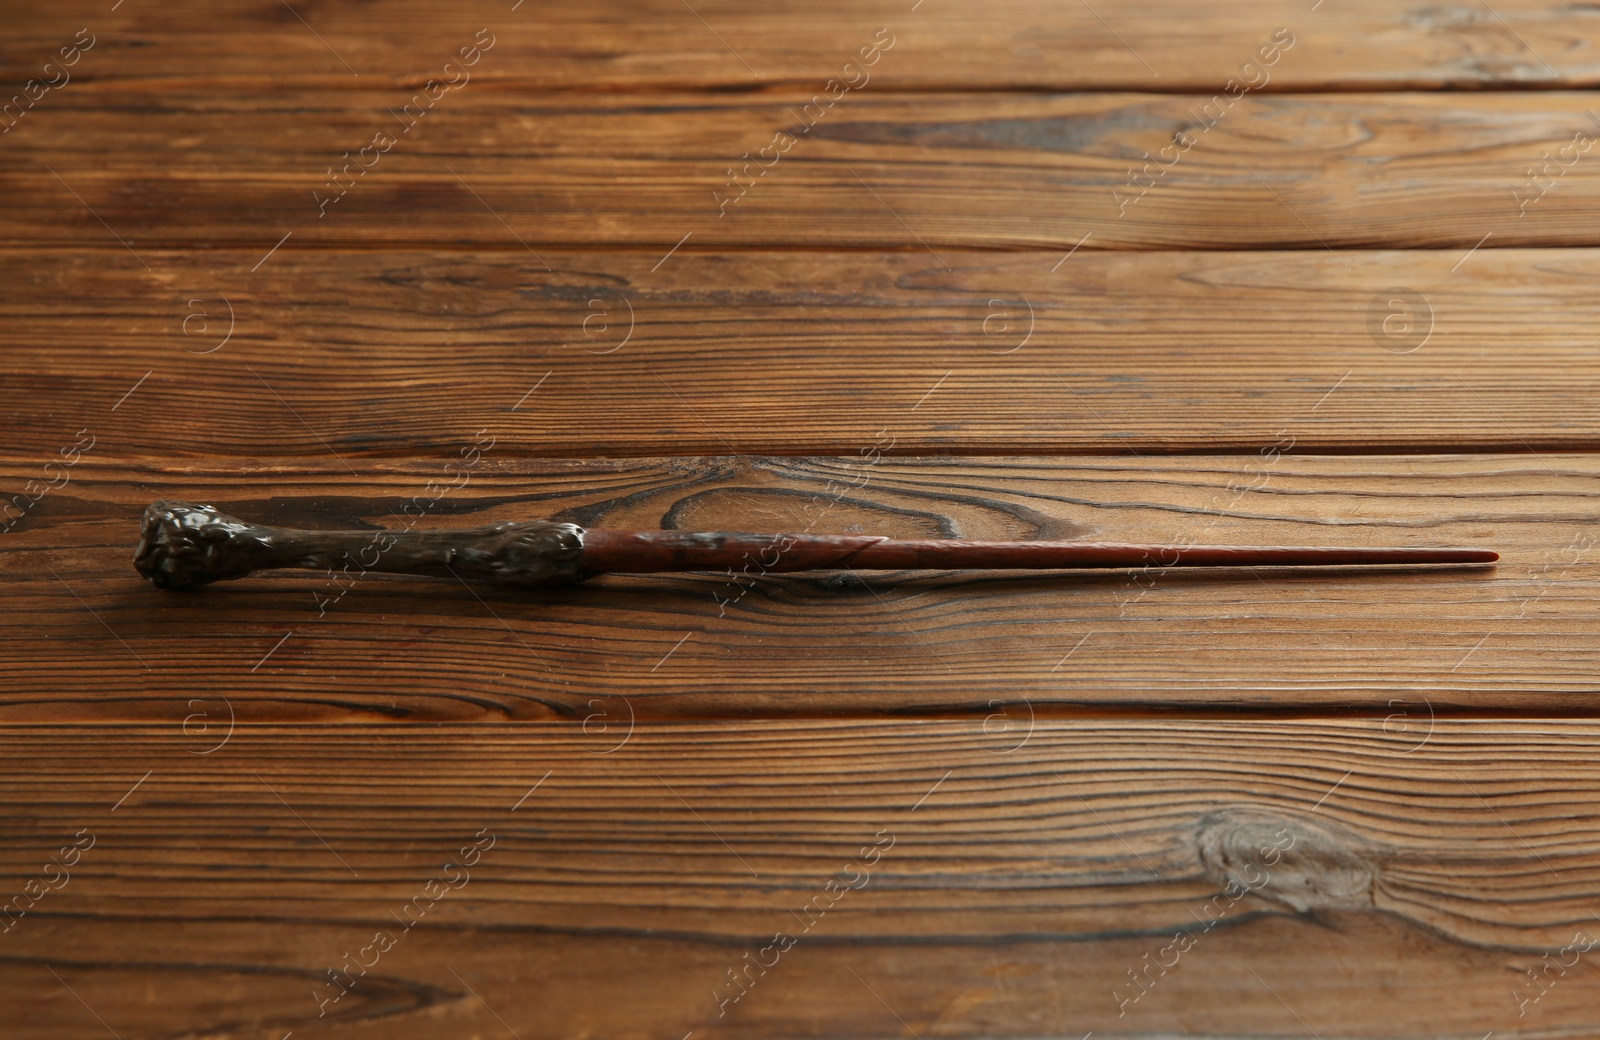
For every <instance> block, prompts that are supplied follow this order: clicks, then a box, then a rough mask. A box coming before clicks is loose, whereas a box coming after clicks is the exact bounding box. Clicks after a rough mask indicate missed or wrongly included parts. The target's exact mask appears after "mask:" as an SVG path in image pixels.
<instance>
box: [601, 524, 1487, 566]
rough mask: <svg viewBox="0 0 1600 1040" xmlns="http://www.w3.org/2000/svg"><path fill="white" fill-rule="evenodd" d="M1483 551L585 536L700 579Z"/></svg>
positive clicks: (1395, 559)
mask: <svg viewBox="0 0 1600 1040" xmlns="http://www.w3.org/2000/svg"><path fill="white" fill-rule="evenodd" d="M1499 558H1500V554H1499V553H1496V552H1491V551H1489V550H1487V549H1434V548H1395V549H1388V548H1377V549H1370V548H1344V547H1339V546H1333V547H1325V548H1313V547H1306V548H1297V547H1292V546H1269V547H1262V546H1242V545H1238V546H1236V545H1192V546H1174V545H1124V544H1118V543H1114V542H977V541H966V540H961V539H950V538H944V539H941V538H927V539H899V538H883V537H877V536H872V535H847V534H696V533H693V532H687V531H608V530H591V531H585V532H584V535H583V568H584V570H586V571H588V572H589V573H591V574H608V573H618V572H628V573H634V574H641V573H649V572H659V571H707V570H722V569H723V568H726V567H741V566H744V565H745V564H749V563H752V562H753V563H755V564H756V566H758V567H760V568H761V569H762V570H766V571H810V570H823V569H834V568H839V569H843V568H849V569H853V570H896V571H898V570H962V569H975V570H976V569H994V570H1001V569H1026V570H1040V569H1050V568H1072V567H1099V568H1105V567H1144V566H1146V565H1151V566H1157V567H1266V566H1278V567H1288V566H1299V567H1310V566H1330V565H1336V564H1345V565H1351V564H1366V565H1372V564H1406V563H1493V562H1494V561H1495V560H1498V559H1499Z"/></svg>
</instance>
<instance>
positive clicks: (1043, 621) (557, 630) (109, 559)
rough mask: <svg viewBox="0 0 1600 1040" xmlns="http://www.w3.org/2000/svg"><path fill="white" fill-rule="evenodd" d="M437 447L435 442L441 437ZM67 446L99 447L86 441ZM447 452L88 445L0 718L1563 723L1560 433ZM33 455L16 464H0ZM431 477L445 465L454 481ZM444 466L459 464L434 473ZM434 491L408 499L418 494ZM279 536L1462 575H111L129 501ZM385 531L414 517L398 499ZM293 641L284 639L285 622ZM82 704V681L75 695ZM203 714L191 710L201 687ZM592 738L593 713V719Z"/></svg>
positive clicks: (1586, 640)
mask: <svg viewBox="0 0 1600 1040" xmlns="http://www.w3.org/2000/svg"><path fill="white" fill-rule="evenodd" d="M466 443H467V442H465V441H463V444H466ZM97 450H98V449H97ZM451 460H455V461H457V462H459V461H460V459H458V458H457V457H456V453H455V452H451V453H450V456H449V457H448V458H437V459H434V460H414V461H404V462H402V461H395V462H377V461H372V462H363V463H362V469H361V470H360V471H358V472H357V473H355V474H354V475H352V473H350V472H348V471H346V470H345V469H344V468H343V467H342V466H340V465H339V463H338V462H337V461H329V462H328V463H326V464H316V463H310V462H296V463H295V464H293V465H292V466H288V465H283V464H273V463H268V462H250V463H247V464H240V463H238V462H235V461H227V462H225V463H221V464H214V465H203V464H200V463H181V464H175V463H172V462H169V461H164V460H158V459H117V458H114V457H109V456H108V457H101V456H98V455H96V454H95V452H94V451H91V452H90V453H89V454H87V455H85V456H83V458H82V461H80V462H79V463H78V465H77V466H76V467H74V468H73V469H72V470H70V471H69V476H70V481H71V482H70V483H69V484H67V485H66V486H65V487H63V488H61V489H60V490H56V491H51V492H49V493H48V494H47V495H46V496H45V497H44V498H42V499H41V500H40V502H39V503H38V504H37V505H36V506H35V507H34V509H33V511H32V512H30V513H29V514H28V515H27V516H26V517H25V518H24V519H23V520H22V521H21V522H19V523H18V524H17V526H16V527H15V529H13V530H12V531H11V532H10V533H9V534H6V535H4V536H3V539H4V543H3V548H4V549H5V550H6V551H5V552H4V553H0V568H3V573H4V575H5V576H6V578H8V579H9V587H10V588H11V590H12V591H11V593H10V595H8V596H7V597H6V599H5V602H4V610H5V623H4V625H0V662H3V664H0V673H3V674H4V678H5V682H4V684H3V687H0V712H3V716H4V718H5V719H6V720H8V721H48V720H61V719H64V718H71V719H81V720H95V721H115V720H128V721H152V720H155V721H168V720H173V719H177V718H181V717H182V716H184V715H186V714H188V712H189V710H191V709H187V708H186V707H185V703H186V699H187V698H190V697H205V698H221V697H226V698H229V699H230V701H229V703H231V704H232V706H233V710H235V711H236V712H237V713H238V716H239V717H240V718H242V719H245V720H247V721H262V720H283V721H310V720H319V721H347V720H348V721H383V720H389V719H415V720H418V721H423V720H427V721H445V720H469V721H470V720H497V719H503V718H511V719H541V718H543V719H550V718H566V719H579V720H581V719H585V718H592V719H593V720H594V721H593V724H592V726H605V725H607V724H608V723H607V720H608V719H609V720H610V722H609V724H610V725H612V726H613V727H621V726H624V725H625V724H626V721H627V719H629V718H634V719H645V718H670V717H742V716H771V717H776V716H784V715H818V714H839V713H843V714H850V715H882V714H885V713H895V714H903V713H924V714H926V713H943V712H960V713H963V714H966V715H969V716H971V717H972V719H973V724H975V725H976V724H979V723H980V722H982V720H984V719H989V718H993V720H994V721H992V722H990V723H988V724H989V725H991V726H1004V725H1006V724H1007V719H1010V720H1012V721H1011V723H1010V724H1011V725H1017V724H1020V723H1019V722H1018V721H1017V720H1022V719H1026V718H1027V717H1030V716H1032V715H1035V714H1043V715H1050V714H1059V713H1062V712H1072V711H1079V710H1084V709H1090V708H1094V709H1104V708H1108V707H1123V708H1131V709H1137V708H1140V707H1151V706H1155V707H1168V708H1170V707H1175V706H1180V705H1185V706H1191V707H1196V708H1200V707H1207V706H1209V707H1213V708H1216V707H1226V708H1230V709H1246V710H1257V711H1266V712H1272V711H1285V710H1287V711H1295V710H1310V709H1312V708H1323V709H1326V708H1330V707H1335V706H1357V707H1361V708H1364V709H1366V710H1369V711H1374V710H1375V711H1380V712H1384V713H1385V714H1387V713H1389V712H1390V711H1393V710H1396V709H1394V708H1392V707H1391V705H1393V704H1395V703H1397V702H1403V703H1404V704H1408V705H1410V706H1411V708H1412V710H1414V711H1416V712H1421V713H1425V714H1426V713H1430V712H1449V711H1461V710H1477V711H1484V710H1506V709H1518V710H1522V709H1544V710H1552V711H1563V712H1566V711H1583V710H1587V709H1588V707H1589V706H1590V704H1591V701H1592V697H1593V694H1594V692H1595V690H1596V682H1595V679H1594V676H1593V670H1592V668H1591V666H1590V660H1591V657H1592V655H1594V654H1595V653H1596V652H1597V651H1600V643H1597V638H1600V626H1597V624H1596V621H1595V616H1596V603H1595V596H1594V588H1595V581H1596V573H1597V572H1596V566H1597V562H1596V554H1595V550H1594V544H1595V539H1594V535H1593V532H1592V530H1591V527H1592V524H1593V518H1594V516H1595V514H1596V509H1597V503H1600V498H1597V496H1600V459H1597V458H1596V457H1595V456H1592V455H1568V456H1556V455H1533V456H1528V455H1523V456H1489V455H1481V456H1376V457H1350V458H1344V457H1310V456H1307V457H1301V456H1297V455H1293V454H1290V455H1283V456H1278V457H1276V458H1275V459H1274V458H1263V457H1260V456H1256V457H1248V458H1239V457H1195V458H1174V459H1165V460H1161V459H1136V458H1129V459H1125V460H1124V459H1094V458H1053V459H1022V458H1010V459H1005V458H983V459H932V458H924V459H916V458H897V457H894V456H892V455H890V456H884V457H882V458H881V459H880V460H878V461H877V462H876V463H873V462H872V461H871V460H870V459H864V458H862V457H860V456H855V457H851V458H834V459H821V458H818V459H805V460H800V459H783V458H755V457H741V458H736V459H690V458H678V459H658V460H648V459H646V460H625V461H624V460H619V461H614V462H586V463H584V462H577V461H570V460H564V461H550V462H543V461H529V460H515V459H500V458H497V457H496V456H495V454H494V452H493V451H492V450H491V451H490V452H489V453H488V454H487V455H485V456H484V457H483V458H482V459H481V460H480V462H479V465H478V466H476V467H475V468H470V467H468V468H454V469H452V468H451V467H450V462H451ZM39 468H40V462H39V461H38V460H34V461H24V460H20V459H15V460H11V461H8V462H7V464H6V466H5V472H6V473H7V480H6V482H7V485H8V486H12V487H21V486H23V481H24V480H25V479H27V478H29V477H30V476H36V475H37V473H36V471H37V470H38V469H39ZM454 473H460V474H462V476H461V477H459V478H457V477H455V476H453V475H452V474H454ZM458 480H459V481H461V483H460V485H459V486H456V487H453V488H452V487H450V485H453V484H456V483H457V482H458ZM429 485H436V486H437V487H443V488H446V489H447V490H446V492H445V493H444V494H442V495H440V497H438V498H437V500H436V501H433V502H432V504H431V505H430V500H432V499H433V498H434V495H436V494H439V492H438V491H435V492H431V493H430V492H429V491H428V490H427V488H428V486H429ZM167 497H174V498H184V499H189V500H194V501H200V502H210V503H212V504H215V505H217V506H218V507H219V508H221V509H223V510H224V511H225V512H228V513H231V514H233V515H236V516H239V517H242V518H245V519H249V520H254V521H258V522H266V523H275V524H282V525H286V526H296V527H318V526H322V527H361V526H365V525H368V524H372V525H377V524H387V525H391V526H396V525H404V524H405V523H408V522H410V523H416V524H418V525H419V526H423V525H426V526H435V527H446V526H455V527H466V526H475V525H477V524H481V523H486V522H491V521H499V520H510V519H535V518H542V517H550V518H555V519H560V520H569V521H573V522H576V523H579V524H582V525H584V526H594V527H602V526H610V527H620V528H652V527H667V528H678V529H685V530H718V529H722V530H739V529H744V530H752V531H783V530H804V529H806V528H808V527H809V528H810V529H811V530H813V531H815V532H818V533H827V532H836V533H845V534H854V533H875V534H887V535H893V536H900V537H971V538H984V539H995V540H1015V539H1026V538H1068V539H1070V538H1085V539H1107V538H1110V537H1117V538H1127V539H1129V540H1133V541H1142V542H1143V541H1148V542H1175V541H1182V540H1184V539H1192V540H1194V541H1196V542H1199V541H1207V542H1213V543H1218V544H1266V543H1277V544H1301V545H1305V544H1310V545H1356V546H1368V545H1407V544H1420V545H1427V544H1435V545H1439V544H1452V545H1463V546H1468V547H1481V548H1492V549H1495V550H1498V551H1499V552H1500V553H1501V554H1502V559H1501V562H1500V563H1499V564H1498V565H1497V566H1496V567H1495V568H1493V569H1490V570H1461V569H1441V570H1433V571H1413V572H1405V571H1398V572H1362V573H1355V572H1351V573H1340V572H1314V571H1280V572H1251V571H1222V572H1215V573H1203V572H1197V571H1188V572H1184V571H1173V572H1169V573H1161V572H1159V571H1156V570H1152V571H1149V572H1143V571H1127V572H1123V571H1118V572H1104V573H1094V572H1082V573H1076V574H1072V573H1062V574H1054V575H1045V574H1016V573H1010V574H1006V573H1000V572H994V573H975V574H961V573H947V572H924V573H910V572H908V573H903V574H901V573H885V574H874V575H872V576H871V577H869V578H866V579H865V581H863V580H862V579H861V578H860V577H857V576H853V575H850V574H847V573H817V574H804V575H763V574H761V573H760V569H759V563H756V564H754V565H753V566H752V569H751V571H750V572H749V573H748V574H746V573H744V572H742V571H741V572H739V573H735V574H729V573H727V572H723V573H720V574H710V573H706V574H691V575H681V576H669V575H657V576H623V575H613V576H608V577H605V578H601V579H597V580H595V581H593V582H589V583H585V584H584V585H580V586H577V587H573V588H568V589H562V590H547V591H539V590H532V591H528V590H524V591H515V590H505V589H494V588H490V587H485V588H481V589H469V588H467V587H465V586H463V585H460V584H452V583H450V582H448V581H429V580H428V579H406V578H399V577H389V576H383V575H377V574H363V573H362V570H361V567H360V564H359V562H356V563H355V564H354V565H353V566H352V567H351V568H350V569H349V570H348V571H345V572H342V573H339V574H317V573H311V572H293V571H290V572H277V573H274V574H267V575H261V576H256V577H252V578H250V579H248V580H245V581H240V582H236V583H225V584H219V585H216V586H213V587H210V588H207V589H203V590H198V591H196V592H194V593H192V594H188V595H185V594H181V593H170V592H169V593H162V592H160V591H158V590H156V589H154V588H152V587H150V586H149V584H148V583H147V582H145V581H144V579H143V578H141V577H140V576H139V575H138V574H136V573H135V572H134V570H133V567H132V564H131V562H130V561H131V558H132V553H133V547H134V543H135V542H136V541H137V535H138V526H139V525H138V518H139V515H140V513H141V512H142V510H143V508H144V506H145V505H147V504H148V503H149V502H150V501H151V500H153V499H156V498H167ZM414 518H415V519H414ZM291 633H292V635H291ZM91 691H92V692H91ZM216 704H217V705H218V707H217V708H216V709H214V710H220V701H217V702H216ZM613 732H616V730H615V729H613Z"/></svg>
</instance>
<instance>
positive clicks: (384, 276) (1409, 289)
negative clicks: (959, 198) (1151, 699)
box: [0, 240, 1600, 460]
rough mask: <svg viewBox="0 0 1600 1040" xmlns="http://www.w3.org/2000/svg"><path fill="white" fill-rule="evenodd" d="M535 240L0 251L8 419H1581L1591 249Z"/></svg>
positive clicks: (1092, 427)
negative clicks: (957, 247)
mask: <svg viewBox="0 0 1600 1040" xmlns="http://www.w3.org/2000/svg"><path fill="white" fill-rule="evenodd" d="M269 245H270V243H269ZM119 252H120V250H119ZM543 255H544V256H545V259H546V260H548V261H549V262H550V265H551V267H552V268H553V270H552V271H548V272H547V271H546V270H545V269H544V267H543V266H542V265H541V264H539V263H538V262H537V261H535V260H534V259H533V258H532V257H531V256H529V255H527V254H526V253H525V252H523V251H522V250H521V249H520V248H519V249H517V250H516V251H515V252H514V253H502V252H493V251H476V250H474V251H470V252H462V253H453V252H438V251H431V252H398V253H371V252H349V251H337V252H323V251H320V250H309V251H302V250H298V249H296V248H295V247H294V245H293V241H292V240H291V242H290V243H289V244H286V245H285V246H284V247H283V248H282V249H280V250H278V252H277V253H275V254H273V256H272V257H271V259H270V260H269V261H268V262H267V264H266V265H265V266H262V267H261V268H260V269H259V270H258V271H256V272H254V273H252V272H251V271H250V267H251V265H253V264H255V263H256V262H257V261H258V260H260V259H261V257H260V255H257V254H255V253H239V252H220V251H219V252H214V253H183V254H175V253H152V254H150V255H149V256H150V260H151V262H152V263H153V265H154V266H155V271H154V272H153V273H146V272H145V271H143V269H142V268H139V267H138V265H137V264H131V265H130V264H127V263H122V262H120V261H117V260H112V259H110V258H108V257H107V255H106V254H105V253H104V252H103V251H98V250H78V249H73V250H62V251H46V252H25V251H19V250H10V251H5V252H0V280H3V281H4V282H5V283H6V284H9V285H11V286H13V287H14V291H13V292H12V293H9V294H7V295H6V296H5V297H4V298H0V325H3V326H4V328H5V329H6V330H7V339H8V340H9V341H10V342H9V343H8V346H7V349H6V350H5V351H4V352H3V353H0V387H3V388H4V389H5V391H6V392H5V393H4V394H3V395H0V424H3V426H4V428H5V429H6V430H7V440H6V446H7V448H8V449H9V450H10V451H12V452H14V453H18V454H23V455H26V454H30V453H38V454H53V453H54V452H55V451H56V450H57V449H58V448H59V447H60V446H61V445H63V444H66V443H70V442H71V441H72V439H73V436H74V433H75V431H77V430H78V429H80V428H83V427H89V428H92V429H93V430H94V431H95V433H96V434H97V435H98V436H100V438H101V439H102V443H103V445H104V447H103V448H102V449H101V450H103V451H111V452H113V453H118V454H149V455H169V456H201V457H207V456H220V455H235V456H257V457H259V456H283V457H285V458H293V457H305V458H312V459H317V460H327V459H331V458H332V457H333V456H332V455H331V454H330V452H332V453H336V454H337V455H338V456H339V457H342V458H346V459H350V458H353V457H355V456H361V455H400V456H422V457H428V456H437V455H439V454H441V453H444V454H449V453H453V452H454V451H455V450H456V449H455V447H454V445H456V444H459V443H462V442H463V441H464V440H466V439H467V438H469V437H470V436H471V435H472V433H473V432H474V431H476V430H479V429H485V428H487V429H490V430H492V431H493V435H494V436H496V437H497V438H499V439H498V441H497V445H496V449H495V452H496V454H497V456H500V457H505V456H530V455H536V456H569V457H570V456H579V457H582V456H594V455H605V456H626V455H645V456H649V455H676V454H715V455H734V454H743V453H749V454H763V455H773V454H799V455H807V454H832V455H858V454H859V453H862V452H863V451H864V450H866V449H867V448H869V447H870V446H872V445H874V444H887V443H889V441H890V440H892V441H893V443H894V449H893V450H894V452H896V453H899V454H937V453H951V454H963V453H965V454H988V453H993V454H1041V455H1051V454H1110V455H1116V456H1122V457H1133V456H1134V455H1147V454H1150V453H1166V452H1219V451H1222V452H1227V451H1237V452H1242V453H1247V454H1249V455H1258V454H1259V453H1260V452H1261V451H1263V450H1266V449H1270V448H1272V447H1273V446H1275V445H1276V446H1280V447H1281V446H1283V445H1287V444H1289V443H1290V442H1291V441H1292V443H1293V444H1294V445H1295V446H1296V448H1297V450H1300V451H1357V452H1361V451H1366V452H1373V451H1383V452H1389V451H1431V450H1444V451H1459V450H1476V451H1498V452H1518V453H1520V452H1526V451H1528V450H1529V449H1536V450H1540V451H1550V450H1573V449H1581V450H1593V449H1594V448H1595V447H1596V446H1600V404H1597V401H1600V376H1597V374H1596V369H1595V367H1594V365H1593V364H1592V354H1593V349H1594V348H1593V329H1594V327H1595V326H1596V323H1597V322H1600V305H1597V304H1596V302H1595V296H1594V292H1593V286H1594V285H1595V283H1596V280H1597V279H1600V254H1597V253H1596V252H1594V251H1590V250H1572V249H1562V250H1499V249H1490V248H1488V247H1485V248H1483V249H1479V250H1477V251H1476V252H1475V253H1473V254H1472V255H1471V256H1470V257H1469V258H1465V259H1464V251H1463V253H1461V254H1457V253H1450V252H1437V251H1427V250H1417V251H1402V252H1388V251H1359V252H1353V253H1351V254H1350V259H1351V267H1352V270H1351V271H1350V272H1346V271H1345V270H1344V269H1343V268H1341V267H1340V266H1339V264H1338V262H1337V261H1336V260H1335V259H1334V258H1333V257H1331V256H1329V255H1328V254H1327V253H1326V252H1324V251H1322V250H1316V251H1312V252H1282V253H1271V254H1263V253H1132V254H1118V253H1108V252H1091V251H1089V250H1088V249H1083V250H1079V251H1078V252H1077V253H1075V254H1074V255H1073V256H1072V257H1071V259H1070V260H1067V261H1066V262H1064V263H1060V262H1059V261H1061V260H1062V257H1061V255H1060V254H1053V253H1034V252H1028V253H1019V254H1014V255H1010V254H996V253H980V252H960V253H949V254H945V256H946V259H947V260H948V261H949V262H950V263H951V265H952V267H953V268H954V270H953V271H949V272H947V271H945V270H944V269H943V267H941V266H939V264H938V263H937V262H935V261H934V260H933V259H932V257H929V256H927V255H926V254H925V253H924V254H919V253H854V252H825V253H809V252H789V251H759V252H755V251H720V250H719V251H713V252H706V253H696V252H689V251H688V250H687V247H686V248H685V249H684V250H680V251H679V252H678V253H677V254H675V255H674V256H673V257H672V259H671V260H670V261H669V262H668V263H667V264H665V265H663V266H661V267H660V268H659V269H658V270H655V271H652V270H651V266H652V265H653V264H654V263H655V262H656V260H658V259H659V257H656V256H653V255H651V254H648V253H645V254H641V253H638V252H630V251H619V252H611V251H584V252H550V253H548V254H543ZM124 258H125V259H127V260H129V261H131V259H132V258H131V257H126V254H124ZM1395 287H1401V288H1400V290H1399V291H1398V294H1397V293H1396V292H1395V291H1391V290H1394V289H1395ZM1030 315H1031V318H1030ZM1385 323H1388V324H1387V325H1386V324H1385ZM1424 337H1426V338H1425V339H1424ZM141 380H143V382H140V381H141ZM135 384H138V387H139V388H138V390H137V391H136V392H132V393H131V394H130V390H131V389H132V388H133V387H134V386H135ZM536 385H537V386H538V387H539V389H538V390H537V391H533V389H532V388H533V387H535V386H536ZM530 391H531V393H530ZM113 409H115V410H113Z"/></svg>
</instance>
